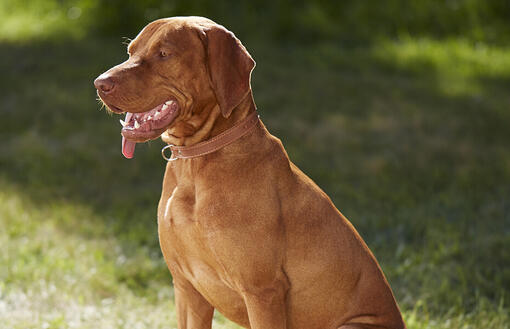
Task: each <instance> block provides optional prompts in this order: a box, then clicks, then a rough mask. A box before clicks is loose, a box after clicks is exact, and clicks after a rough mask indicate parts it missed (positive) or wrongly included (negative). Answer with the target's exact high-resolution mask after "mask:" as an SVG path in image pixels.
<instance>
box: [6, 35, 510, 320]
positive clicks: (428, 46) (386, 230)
mask: <svg viewBox="0 0 510 329" xmlns="http://www.w3.org/2000/svg"><path fill="white" fill-rule="evenodd" d="M6 39H7V40H10V39H9V38H6ZM4 40H5V39H4ZM13 40H18V41H12V42H11V41H4V42H3V43H0V72H2V79H1V80H0V87H1V88H2V96H1V97H0V111H1V118H2V119H1V120H2V128H1V130H0V138H1V140H2V144H1V145H0V245H1V246H2V248H1V251H0V322H1V323H2V327H5V328H163V327H165V328H168V327H175V326H176V325H175V313H174V311H173V310H174V307H173V302H172V296H173V292H172V289H171V278H170V275H169V273H168V270H167V269H166V266H165V264H164V261H163V259H162V256H161V253H160V251H159V245H158V241H157V227H156V206H157V201H158V198H159V193H160V188H161V180H162V175H163V170H164V162H163V160H162V159H161V157H160V154H159V150H160V147H161V146H162V143H161V142H160V141H154V142H151V143H150V144H148V145H145V146H141V147H138V148H137V154H136V157H135V159H134V160H131V161H128V160H125V159H124V158H123V157H122V155H121V153H120V135H119V127H120V125H119V123H118V118H117V117H114V116H108V115H106V114H105V112H104V111H102V110H100V106H99V105H98V103H97V101H96V100H95V98H96V95H95V92H94V89H93V86H92V81H93V79H94V78H95V77H96V76H97V75H98V74H99V73H101V72H102V71H103V70H105V69H106V68H108V67H110V66H112V65H113V64H117V63H118V62H120V61H122V60H124V59H125V56H126V55H125V49H124V46H123V45H122V44H121V41H122V40H121V39H120V38H118V39H114V40H111V39H106V38H97V37H95V38H92V37H86V38H83V39H80V40H76V39H68V40H67V41H65V42H62V41H61V42H58V41H50V40H46V41H45V42H34V41H31V42H19V40H23V38H22V37H20V36H18V37H13ZM244 41H245V44H246V46H247V47H248V49H249V50H250V51H251V53H252V54H253V56H254V58H255V59H256V60H257V62H258V65H257V68H256V70H255V72H254V76H253V87H254V92H255V99H256V101H257V104H258V107H259V111H260V113H261V116H262V119H263V121H264V122H265V123H266V124H267V126H268V127H269V129H270V131H272V132H273V133H274V134H275V135H277V136H278V137H280V138H281V139H282V141H283V143H284V145H285V146H286V148H287V150H288V152H289V155H290V157H291V159H293V160H294V161H295V162H296V163H297V164H298V165H299V166H300V167H301V168H302V169H303V170H304V171H305V172H306V173H307V174H309V175H310V176H311V177H312V178H313V179H314V180H315V181H316V182H317V183H318V184H319V185H320V186H321V187H322V188H323V189H324V190H325V191H326V192H327V193H328V194H329V195H330V196H331V197H332V199H333V201H334V202H335V204H336V205H337V207H338V208H339V209H340V210H341V211H342V212H343V213H344V214H345V215H346V216H347V217H348V218H349V219H350V220H351V221H352V222H353V224H354V225H355V226H356V227H357V229H358V230H359V232H360V233H361V235H362V236H363V237H364V238H365V240H366V242H367V243H368V245H369V246H370V248H371V249H372V250H373V251H374V253H375V255H376V256H377V258H378V259H379V261H380V263H381V265H382V267H383V269H384V271H385V273H386V274H387V276H388V279H389V281H390V283H391V285H392V287H393V289H394V292H395V294H396V297H397V300H398V302H399V304H400V306H401V309H402V310H403V313H404V316H405V319H406V321H407V323H408V326H409V328H410V329H421V328H452V329H461V328H462V329H467V328H510V325H509V323H510V316H509V315H508V314H510V306H509V303H510V302H509V298H510V266H509V265H510V201H509V200H510V149H509V145H510V129H508V127H509V126H510V111H509V98H508V86H509V82H510V49H508V48H504V47H496V46H487V45H483V44H473V43H470V42H469V41H466V40H460V39H451V40H443V41H437V40H434V39H427V38H424V39H413V38H403V39H400V40H396V41H389V40H382V41H379V42H374V43H372V44H370V45H367V46H364V47H342V46H341V45H339V44H333V43H322V44H316V45H314V46H313V47H311V46H309V45H300V44H287V45H276V44H272V43H269V42H267V43H266V42H260V41H255V40H252V39H250V38H247V39H246V40H244ZM234 327H235V326H234V325H232V324H231V323H229V322H228V321H226V320H225V319H224V318H222V317H221V315H217V316H216V318H215V328H234Z"/></svg>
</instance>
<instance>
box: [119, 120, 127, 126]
mask: <svg viewBox="0 0 510 329" xmlns="http://www.w3.org/2000/svg"><path fill="white" fill-rule="evenodd" d="M119 121H120V124H121V125H122V127H125V126H126V125H127V123H126V122H124V121H123V120H122V119H120V120H119Z"/></svg>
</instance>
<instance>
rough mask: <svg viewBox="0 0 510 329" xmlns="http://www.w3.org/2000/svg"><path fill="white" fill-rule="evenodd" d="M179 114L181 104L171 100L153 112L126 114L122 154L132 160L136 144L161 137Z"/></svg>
mask: <svg viewBox="0 0 510 329" xmlns="http://www.w3.org/2000/svg"><path fill="white" fill-rule="evenodd" d="M178 113H179V104H178V103H177V101H176V100H175V99H170V100H168V101H166V102H164V103H162V104H159V105H158V106H156V107H155V108H153V109H152V110H149V111H146V112H139V113H131V112H126V117H125V118H124V120H120V124H121V125H122V130H121V134H122V154H123V155H124V156H125V157H126V158H128V159H131V158H132V157H133V155H134V153H135V147H136V143H142V142H146V141H148V140H151V139H155V138H157V137H159V136H160V135H161V134H162V133H163V132H164V131H165V129H166V128H167V127H168V126H169V125H170V124H171V123H172V121H173V120H174V119H175V117H176V116H177V114H178Z"/></svg>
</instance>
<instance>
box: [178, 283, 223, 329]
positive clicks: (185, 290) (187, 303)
mask: <svg viewBox="0 0 510 329" xmlns="http://www.w3.org/2000/svg"><path fill="white" fill-rule="evenodd" d="M174 291H175V305H176V310H177V323H178V328H179V329H211V325H212V318H213V313H214V308H213V307H212V306H211V304H209V302H207V300H205V298H204V297H203V296H202V295H201V294H200V293H199V292H198V291H197V290H196V289H195V288H194V287H193V286H192V285H191V283H189V282H188V281H186V280H184V279H181V280H176V279H175V278H174Z"/></svg>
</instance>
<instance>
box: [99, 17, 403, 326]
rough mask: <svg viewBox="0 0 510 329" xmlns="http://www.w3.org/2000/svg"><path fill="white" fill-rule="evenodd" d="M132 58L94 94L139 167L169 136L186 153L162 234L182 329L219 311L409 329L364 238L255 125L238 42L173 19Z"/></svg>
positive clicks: (259, 321) (190, 20) (267, 320)
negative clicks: (152, 142) (114, 118)
mask: <svg viewBox="0 0 510 329" xmlns="http://www.w3.org/2000/svg"><path fill="white" fill-rule="evenodd" d="M128 52H129V55H130V56H129V59H128V60H127V61H126V62H124V63H122V64H120V65H118V66H116V67H114V68H112V69H110V70H109V71H107V72H105V73H103V74H102V75H101V76H100V77H98V78H97V79H96V81H95V82H94V84H95V86H96V88H97V89H98V94H99V96H100V97H101V99H102V100H103V101H104V103H105V104H106V105H107V106H108V108H109V109H110V110H111V111H113V112H116V113H123V112H126V119H125V122H121V123H122V124H123V126H124V127H123V128H122V135H123V143H122V151H123V153H124V155H125V156H126V157H132V156H133V152H134V147H135V143H136V142H144V141H146V140H149V139H154V138H157V137H159V136H161V137H162V139H163V140H164V141H165V142H166V143H168V144H173V145H177V146H176V147H174V146H172V159H170V160H172V161H169V162H168V164H167V167H166V172H165V177H164V181H163V191H162V194H161V199H160V202H159V207H158V225H159V239H160V244H161V249H162V251H163V255H164V257H165V260H166V262H167V265H168V268H169V269H170V271H171V273H172V275H173V279H174V287H175V300H176V301H175V303H176V306H177V314H178V323H179V328H181V329H184V328H194V329H197V328H198V329H202V328H211V322H212V317H213V310H214V309H215V308H216V309H218V310H219V311H220V312H221V313H223V314H224V315H225V316H226V317H227V318H229V319H231V320H232V321H234V322H237V323H239V324H240V325H242V326H245V327H247V328H252V329H261V328H264V329H277V328H281V329H282V328H296V329H297V328H299V329H313V328H317V329H323V328H332V329H333V328H342V329H361V328H367V329H368V328H371V329H375V328H392V329H397V328H405V325H404V323H403V321H402V317H401V315H400V312H399V309H398V306H397V304H396V302H395V299H394V297H393V294H392V292H391V289H390V287H389V285H388V283H387V281H386V279H385V278H384V275H383V273H382V271H381V269H380V268H379V265H378V264H377V261H376V260H375V258H374V256H373V255H372V253H371V252H370V250H369V249H368V247H367V246H366V245H365V243H364V242H363V240H362V239H361V237H360V236H359V235H358V233H357V232H356V230H355V229H354V228H353V226H352V225H351V224H350V223H349V221H348V220H347V219H345V217H344V216H343V215H342V214H341V213H340V212H339V211H338V210H337V209H336V208H335V206H334V205H333V204H332V202H331V200H330V199H329V198H328V196H327V195H326V194H325V193H324V192H323V191H322V190H321V189H320V188H319V187H318V186H317V185H315V184H314V182H313V181H312V180H311V179H310V178H308V177H307V176H306V175H305V174H303V173H302V172H301V171H300V170H299V169H298V168H297V167H296V166H295V165H294V164H293V163H292V162H291V161H290V160H289V158H288V157H287V154H286V152H285V150H284V148H283V146H282V144H281V142H280V141H279V140H278V139H277V138H276V137H274V136H272V135H271V134H270V133H269V132H268V131H267V130H266V128H265V127H264V125H263V124H262V123H261V122H260V121H259V120H258V118H257V117H256V116H255V111H256V109H255V104H254V102H253V98H252V93H251V87H250V75H251V71H252V69H253V67H254V66H255V62H254V61H253V59H252V58H251V57H250V55H249V54H248V52H247V51H246V49H245V48H244V47H243V46H242V45H241V43H240V42H239V40H237V39H236V38H235V36H234V35H233V34H232V33H231V32H229V31H227V30H226V29H225V28H223V27H222V26H220V25H218V24H216V23H214V22H212V21H210V20H208V19H205V18H201V17H177V18H169V19H160V20H157V21H155V22H152V23H150V24H149V25H148V26H147V27H145V28H144V29H143V30H142V32H140V34H139V35H138V36H137V37H136V39H134V40H133V41H132V42H131V44H130V45H129V47H128ZM204 141H205V142H204ZM179 146H180V147H179ZM173 160H175V161H173Z"/></svg>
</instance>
